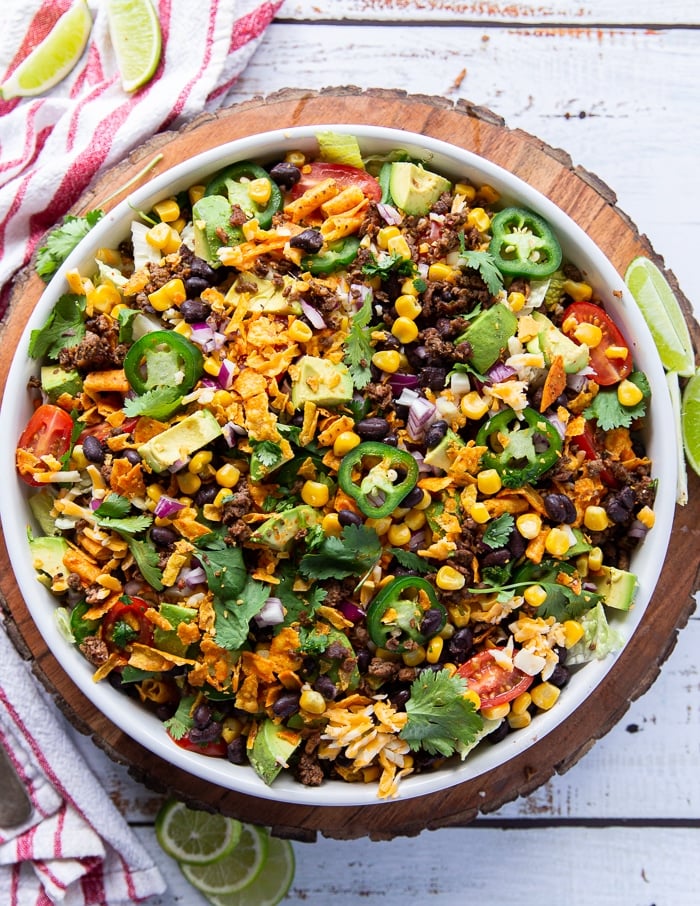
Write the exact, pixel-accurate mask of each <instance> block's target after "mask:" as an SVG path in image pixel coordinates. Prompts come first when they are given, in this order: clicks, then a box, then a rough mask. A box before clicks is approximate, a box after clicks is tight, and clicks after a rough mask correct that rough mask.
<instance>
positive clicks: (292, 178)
mask: <svg viewBox="0 0 700 906" xmlns="http://www.w3.org/2000/svg"><path fill="white" fill-rule="evenodd" d="M270 177H271V178H272V179H273V180H274V181H275V182H276V183H277V185H278V186H282V188H283V189H291V188H292V186H295V185H296V184H297V183H298V182H299V180H300V179H301V170H300V169H299V167H297V166H295V165H294V164H289V163H287V161H280V163H278V164H275V166H274V167H273V168H272V169H271V170H270Z"/></svg>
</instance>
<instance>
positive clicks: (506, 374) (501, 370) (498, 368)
mask: <svg viewBox="0 0 700 906" xmlns="http://www.w3.org/2000/svg"><path fill="white" fill-rule="evenodd" d="M486 374H487V377H488V378H489V380H490V381H492V382H493V383H494V384H500V382H501V381H507V380H509V379H510V378H512V377H515V375H516V374H517V371H516V370H515V368H511V367H510V365H504V364H503V363H502V362H496V364H495V365H492V366H491V368H489V370H488V371H487V372H486Z"/></svg>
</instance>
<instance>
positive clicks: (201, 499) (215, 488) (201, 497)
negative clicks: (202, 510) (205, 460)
mask: <svg viewBox="0 0 700 906" xmlns="http://www.w3.org/2000/svg"><path fill="white" fill-rule="evenodd" d="M220 490H221V488H220V487H219V485H218V484H216V483H215V482H210V483H209V484H203V485H202V486H201V487H200V489H199V490H198V491H197V493H196V494H195V495H194V505H195V506H205V505H206V504H207V503H213V502H214V500H215V499H216V495H217V494H218V493H219V491H220Z"/></svg>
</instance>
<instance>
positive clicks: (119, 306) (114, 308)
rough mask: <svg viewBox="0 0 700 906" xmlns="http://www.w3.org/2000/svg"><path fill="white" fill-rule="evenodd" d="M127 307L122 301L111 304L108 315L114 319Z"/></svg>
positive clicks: (126, 309)
mask: <svg viewBox="0 0 700 906" xmlns="http://www.w3.org/2000/svg"><path fill="white" fill-rule="evenodd" d="M128 309H129V306H128V305H125V304H124V303H123V302H119V303H118V304H117V305H114V306H112V309H111V311H110V313H109V314H110V317H112V318H115V319H116V318H117V317H118V316H119V312H120V311H128ZM183 324H184V321H183ZM187 326H188V327H189V325H187Z"/></svg>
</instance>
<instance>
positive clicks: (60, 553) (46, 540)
mask: <svg viewBox="0 0 700 906" xmlns="http://www.w3.org/2000/svg"><path fill="white" fill-rule="evenodd" d="M29 550H30V551H31V555H32V566H33V567H34V569H35V570H36V571H37V573H38V579H39V581H40V582H41V584H42V585H46V586H47V587H49V588H52V587H54V586H56V585H57V584H59V583H63V582H65V581H66V580H67V579H68V570H67V569H66V567H65V566H64V564H63V557H64V555H65V554H66V553H67V551H68V542H67V541H66V539H65V538H62V537H60V536H56V535H54V536H51V537H47V536H45V535H42V536H40V537H39V538H30V540H29ZM64 590H65V589H64Z"/></svg>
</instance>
